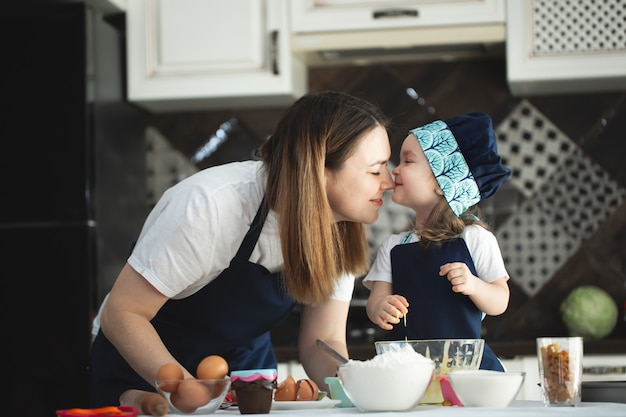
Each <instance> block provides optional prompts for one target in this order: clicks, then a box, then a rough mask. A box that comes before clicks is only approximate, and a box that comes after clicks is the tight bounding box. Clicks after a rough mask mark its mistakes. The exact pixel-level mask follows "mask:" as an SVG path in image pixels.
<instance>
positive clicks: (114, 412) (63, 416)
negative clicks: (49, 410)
mask: <svg viewBox="0 0 626 417" xmlns="http://www.w3.org/2000/svg"><path fill="white" fill-rule="evenodd" d="M138 414H139V409H138V408H137V407H133V406H131V405H122V406H119V407H114V406H111V407H101V408H70V409H67V410H57V416H58V417H108V416H119V417H135V416H137V415H138Z"/></svg>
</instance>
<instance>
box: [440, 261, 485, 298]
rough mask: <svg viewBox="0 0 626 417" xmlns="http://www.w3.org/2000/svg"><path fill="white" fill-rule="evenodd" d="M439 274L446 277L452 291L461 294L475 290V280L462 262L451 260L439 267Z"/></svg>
mask: <svg viewBox="0 0 626 417" xmlns="http://www.w3.org/2000/svg"><path fill="white" fill-rule="evenodd" d="M439 275H440V276H442V277H443V276H445V277H447V278H448V281H449V282H450V284H451V285H452V291H454V292H458V293H461V294H463V295H473V294H474V293H475V292H476V280H477V279H479V278H478V277H476V276H474V274H472V272H471V271H470V270H469V268H468V267H467V265H466V264H465V263H463V262H452V263H449V264H445V265H441V267H439Z"/></svg>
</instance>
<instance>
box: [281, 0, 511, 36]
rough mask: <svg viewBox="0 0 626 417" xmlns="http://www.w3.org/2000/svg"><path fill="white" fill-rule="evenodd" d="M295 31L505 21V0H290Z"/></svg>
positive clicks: (395, 27)
mask: <svg viewBox="0 0 626 417" xmlns="http://www.w3.org/2000/svg"><path fill="white" fill-rule="evenodd" d="M291 18H292V25H291V28H292V30H293V32H295V33H305V32H328V31H352V30H376V29H398V28H408V27H426V26H441V25H444V26H448V25H467V24H482V23H503V22H504V0H411V1H408V0H404V1H402V0H292V1H291Z"/></svg>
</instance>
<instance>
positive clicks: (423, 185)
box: [391, 133, 443, 220]
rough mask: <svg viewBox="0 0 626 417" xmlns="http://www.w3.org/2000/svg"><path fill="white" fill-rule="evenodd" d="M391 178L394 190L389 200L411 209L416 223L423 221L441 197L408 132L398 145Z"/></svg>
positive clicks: (435, 180)
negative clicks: (393, 179)
mask: <svg viewBox="0 0 626 417" xmlns="http://www.w3.org/2000/svg"><path fill="white" fill-rule="evenodd" d="M393 175H394V176H395V179H396V187H395V189H394V191H393V195H392V196H391V199H392V201H393V202H395V203H398V204H400V205H402V206H406V207H409V208H412V209H413V210H414V211H415V213H416V215H417V220H420V219H422V220H423V219H426V218H427V217H428V215H429V214H430V212H431V211H432V209H433V208H434V207H435V206H436V205H437V203H439V201H441V199H442V198H443V193H442V192H441V188H439V184H438V183H437V179H436V178H435V175H434V174H433V171H432V170H431V169H430V165H429V164H428V160H427V159H426V155H424V151H423V150H422V147H421V146H420V145H419V142H418V141H417V138H416V137H415V136H414V135H413V134H411V133H410V134H409V135H408V136H407V137H406V138H405V139H404V142H403V143H402V148H401V149H400V164H399V165H398V166H397V167H396V168H394V169H393Z"/></svg>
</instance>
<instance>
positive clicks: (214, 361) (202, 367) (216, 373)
mask: <svg viewBox="0 0 626 417" xmlns="http://www.w3.org/2000/svg"><path fill="white" fill-rule="evenodd" d="M226 374H228V362H226V360H225V359H224V358H222V357H221V356H218V355H211V356H207V357H206V358H204V359H202V361H200V363H199V364H198V368H196V375H197V376H198V379H221V378H224V377H225V376H226Z"/></svg>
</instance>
